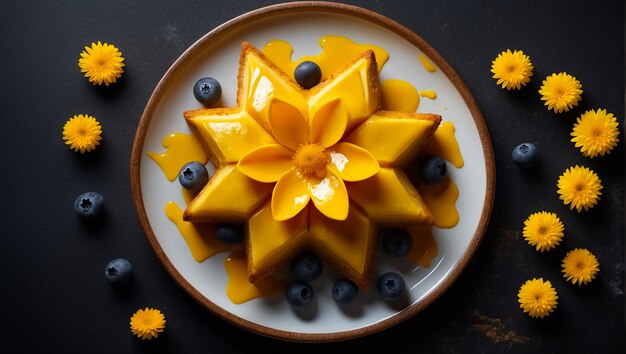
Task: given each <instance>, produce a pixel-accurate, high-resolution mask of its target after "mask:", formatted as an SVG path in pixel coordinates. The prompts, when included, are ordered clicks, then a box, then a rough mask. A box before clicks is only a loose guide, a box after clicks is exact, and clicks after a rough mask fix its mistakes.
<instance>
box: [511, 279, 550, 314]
mask: <svg viewBox="0 0 626 354" xmlns="http://www.w3.org/2000/svg"><path fill="white" fill-rule="evenodd" d="M517 297H518V302H519V304H520V308H522V309H523V310H524V312H525V313H528V315H529V316H530V317H539V318H543V317H545V316H548V315H549V314H550V313H552V312H554V309H555V308H556V305H557V299H558V298H559V297H558V296H557V294H556V290H555V289H554V288H553V287H552V284H551V283H550V281H548V280H546V281H544V280H543V278H539V279H535V278H533V279H532V280H527V281H526V283H524V285H522V287H521V288H520V289H519V292H518V294H517Z"/></svg>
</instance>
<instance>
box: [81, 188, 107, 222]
mask: <svg viewBox="0 0 626 354" xmlns="http://www.w3.org/2000/svg"><path fill="white" fill-rule="evenodd" d="M103 210H104V198H103V197H102V196H101V195H100V194H98V193H96V192H87V193H83V194H81V195H79V196H78V198H76V200H75V201H74V211H76V213H77V214H78V216H80V217H81V218H83V219H85V220H95V219H97V218H98V217H100V215H102V212H103Z"/></svg>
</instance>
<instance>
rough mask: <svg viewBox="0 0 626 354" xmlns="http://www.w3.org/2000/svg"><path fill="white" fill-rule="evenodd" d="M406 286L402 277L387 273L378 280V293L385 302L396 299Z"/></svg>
mask: <svg viewBox="0 0 626 354" xmlns="http://www.w3.org/2000/svg"><path fill="white" fill-rule="evenodd" d="M405 288H406V285H405V284H404V279H403V278H402V276H401V275H400V274H398V273H395V272H387V273H385V274H383V275H382V276H381V277H380V278H379V279H378V293H379V294H380V296H381V297H382V298H383V299H385V300H386V301H393V300H396V299H398V298H399V297H400V296H401V295H402V293H403V292H404V289H405Z"/></svg>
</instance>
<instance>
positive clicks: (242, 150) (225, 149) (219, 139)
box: [185, 109, 276, 165]
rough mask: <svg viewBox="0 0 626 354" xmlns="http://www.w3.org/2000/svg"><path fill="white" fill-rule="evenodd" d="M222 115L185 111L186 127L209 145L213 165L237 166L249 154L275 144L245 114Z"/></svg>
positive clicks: (261, 128)
mask: <svg viewBox="0 0 626 354" xmlns="http://www.w3.org/2000/svg"><path fill="white" fill-rule="evenodd" d="M222 113H223V112H222V111H218V112H215V110H210V109H206V110H196V111H189V112H185V118H186V119H187V121H188V122H189V126H190V127H191V128H192V129H193V130H194V131H196V132H198V134H199V135H200V137H201V138H202V141H204V142H205V143H206V144H207V145H208V146H207V151H210V152H211V157H212V159H211V160H212V162H213V163H214V164H216V165H223V164H228V163H236V162H237V161H239V159H240V158H241V157H242V156H243V155H245V154H246V153H248V152H249V151H251V150H253V149H255V148H257V147H259V146H262V145H267V144H275V143H276V140H275V139H274V138H273V137H272V136H271V135H270V134H269V133H267V132H266V131H265V129H263V127H262V126H261V125H259V123H257V122H256V121H255V120H254V119H252V117H250V115H248V114H247V113H246V112H234V113H231V114H222ZM205 161H206V160H205Z"/></svg>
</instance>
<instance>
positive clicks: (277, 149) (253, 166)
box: [237, 144, 293, 183]
mask: <svg viewBox="0 0 626 354" xmlns="http://www.w3.org/2000/svg"><path fill="white" fill-rule="evenodd" d="M291 155H293V151H291V150H289V149H287V148H286V147H284V146H282V145H280V144H272V145H265V146H261V147H258V148H256V149H254V150H252V151H250V152H248V153H247V154H246V155H244V156H243V157H242V158H241V159H240V160H239V162H238V163H237V168H238V169H239V171H241V173H243V174H244V175H246V176H248V177H250V178H252V179H253V180H256V181H259V182H265V183H269V182H276V181H278V179H279V178H280V176H281V175H282V174H283V173H285V171H287V170H289V169H290V168H291V167H292V165H293V163H292V162H291Z"/></svg>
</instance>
